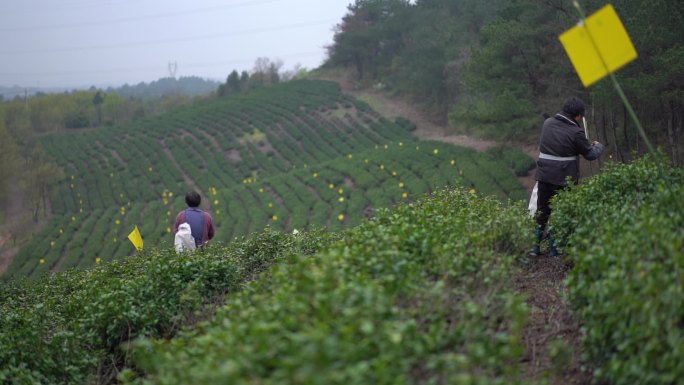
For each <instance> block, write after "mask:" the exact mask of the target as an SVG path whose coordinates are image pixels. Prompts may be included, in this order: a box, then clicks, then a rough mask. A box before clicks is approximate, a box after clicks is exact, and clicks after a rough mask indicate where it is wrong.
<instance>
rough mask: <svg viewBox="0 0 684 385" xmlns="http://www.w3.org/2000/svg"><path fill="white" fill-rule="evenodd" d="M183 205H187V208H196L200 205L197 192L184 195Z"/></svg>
mask: <svg viewBox="0 0 684 385" xmlns="http://www.w3.org/2000/svg"><path fill="white" fill-rule="evenodd" d="M185 203H187V204H188V206H189V207H197V206H199V205H200V203H202V197H201V196H200V195H199V194H198V193H197V192H195V191H190V192H189V193H187V194H185Z"/></svg>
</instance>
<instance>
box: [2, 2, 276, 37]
mask: <svg viewBox="0 0 684 385" xmlns="http://www.w3.org/2000/svg"><path fill="white" fill-rule="evenodd" d="M277 1H281V0H253V1H246V2H243V3H237V4H231V5H221V6H217V7H209V8H199V9H192V10H185V11H175V12H165V13H157V14H153V15H144V16H133V17H124V18H119V19H111V20H102V21H88V22H82V23H75V24H52V25H35V26H22V27H12V28H0V32H16V31H44V30H51V29H65V28H79V27H92V26H99V25H108V24H118V23H126V22H131V21H143V20H150V19H161V18H166V17H174V16H185V15H189V14H196V13H207V12H214V11H220V10H225V9H233V8H239V7H245V6H250V5H260V4H267V3H273V2H277Z"/></svg>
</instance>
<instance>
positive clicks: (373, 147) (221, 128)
mask: <svg viewBox="0 0 684 385" xmlns="http://www.w3.org/2000/svg"><path fill="white" fill-rule="evenodd" d="M412 129H413V125H412V123H411V122H410V121H408V120H406V119H401V118H400V119H397V120H396V121H389V120H387V119H385V118H383V117H382V116H379V115H378V114H377V113H376V112H374V111H373V110H371V109H370V108H369V107H368V106H367V105H366V104H365V103H363V102H361V101H358V100H355V99H352V98H350V97H348V96H345V95H344V94H342V93H341V92H340V90H339V87H338V85H337V84H336V83H333V82H325V81H307V80H304V81H294V82H289V83H286V84H281V85H278V86H274V87H269V88H264V89H260V90H257V91H254V92H251V93H248V94H243V95H238V96H235V97H231V98H227V99H218V100H212V101H205V102H201V103H198V104H197V105H196V106H193V107H192V108H184V109H181V110H178V111H175V112H173V113H170V114H167V115H164V116H162V117H159V118H154V119H145V120H140V121H136V122H134V123H132V124H130V125H126V126H120V127H115V128H102V129H94V130H88V131H83V132H78V133H69V134H64V133H61V134H56V135H50V136H46V137H44V138H43V141H42V144H43V146H44V147H45V148H46V150H47V152H48V153H49V154H50V155H51V156H53V157H54V158H55V159H56V160H57V162H58V163H59V164H60V166H61V167H62V168H63V169H64V172H65V175H67V177H66V180H64V181H62V182H61V183H60V184H59V186H57V187H56V189H55V191H54V194H53V200H52V209H53V211H54V216H53V217H52V219H51V220H50V221H49V223H48V224H47V226H45V229H44V230H43V231H42V232H41V233H40V234H38V235H37V236H35V237H34V238H33V241H31V242H30V243H29V244H28V245H26V246H25V247H23V248H22V249H21V251H20V252H19V254H18V255H17V257H16V258H15V260H14V262H13V264H12V265H11V266H10V268H9V274H10V275H15V276H35V275H38V274H42V273H44V272H47V271H59V270H64V269H66V268H70V267H84V266H91V265H93V264H94V263H96V261H102V260H111V259H114V258H117V257H123V256H126V255H129V254H131V253H132V252H133V248H132V246H131V245H130V243H129V242H128V240H127V239H126V237H127V235H128V233H129V232H130V231H131V230H132V229H133V228H134V226H138V227H139V228H140V230H141V233H142V236H143V239H144V241H145V246H146V247H152V246H155V245H160V244H161V243H162V242H164V241H166V242H171V241H172V235H171V234H170V232H171V225H172V222H173V220H174V218H175V215H176V212H177V211H178V210H180V209H182V208H183V207H184V202H183V195H184V193H185V192H186V191H189V190H192V189H194V190H198V191H199V192H200V194H201V195H203V196H204V198H205V199H204V202H203V205H202V207H203V208H205V209H208V210H209V211H210V212H211V213H212V215H213V216H214V219H215V221H216V224H217V227H218V229H217V236H216V241H218V242H230V241H231V240H232V239H233V238H235V237H239V236H243V235H247V234H250V233H252V232H255V231H261V230H262V229H264V227H266V226H270V227H272V228H274V229H277V230H283V231H292V230H293V229H302V228H305V227H307V226H325V227H327V228H329V229H332V230H335V229H340V228H342V227H348V226H353V225H356V224H358V223H360V221H361V219H362V218H363V217H364V215H368V214H369V213H372V211H373V210H375V209H378V208H382V207H390V206H392V205H394V204H397V203H399V202H403V201H407V200H411V199H414V198H415V197H417V196H419V195H420V194H423V193H427V192H431V191H434V190H435V189H438V188H440V187H443V186H450V185H451V186H454V185H462V186H467V187H469V188H474V189H475V190H477V191H478V192H481V193H484V194H493V195H495V196H497V197H499V198H500V199H502V200H506V199H509V198H510V199H513V200H518V199H523V198H524V195H525V194H524V190H523V188H522V186H521V185H520V184H519V183H518V182H517V180H516V179H515V175H514V173H513V172H512V171H511V169H512V168H514V167H517V166H515V165H516V164H517V163H519V159H520V158H521V157H522V158H523V160H525V157H524V155H522V153H515V152H514V153H512V157H511V156H507V157H506V159H507V160H502V159H503V158H502V159H500V158H498V157H495V156H494V155H492V154H491V153H487V154H483V153H477V152H475V151H472V150H468V149H464V148H459V147H453V146H449V145H446V144H442V143H434V142H418V141H415V139H414V138H413V137H412V135H411V130H412ZM508 155H511V153H510V152H509V154H508ZM526 161H527V162H529V163H531V162H532V161H531V160H530V159H526ZM523 163H524V162H523Z"/></svg>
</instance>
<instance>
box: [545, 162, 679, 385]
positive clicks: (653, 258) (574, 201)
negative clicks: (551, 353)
mask: <svg viewBox="0 0 684 385" xmlns="http://www.w3.org/2000/svg"><path fill="white" fill-rule="evenodd" d="M660 162H661V163H660V165H661V166H660V168H659V167H658V166H657V164H656V163H655V162H654V161H653V160H652V159H650V158H645V159H641V160H639V161H636V162H634V163H632V164H628V165H612V166H610V167H607V168H605V169H603V170H602V172H601V174H599V175H597V176H595V177H593V178H591V179H588V180H587V181H585V182H584V183H583V184H582V185H580V186H578V187H574V188H571V189H570V190H569V191H567V192H564V193H562V194H560V195H558V197H557V199H556V200H555V201H554V202H553V207H554V212H553V214H552V217H551V226H552V227H553V229H554V230H555V232H556V233H557V234H558V235H559V237H560V239H561V241H562V242H564V243H566V251H567V252H568V254H569V256H570V259H571V260H572V262H573V263H574V265H575V266H574V269H573V270H572V271H571V273H570V276H569V279H568V286H569V296H570V300H571V301H572V304H573V305H574V307H575V309H576V311H577V314H578V315H579V317H580V319H581V320H582V322H583V323H584V328H585V336H584V342H585V344H586V347H587V354H588V360H589V361H590V362H592V363H595V364H596V365H597V369H596V370H595V372H594V373H595V375H596V377H597V379H599V380H602V381H607V382H608V383H611V384H617V385H622V384H624V385H631V384H654V385H657V384H676V383H677V384H681V383H682V379H683V378H684V206H683V205H684V201H683V197H684V171H683V169H682V168H681V167H680V168H671V167H670V166H669V165H667V164H666V163H665V161H660Z"/></svg>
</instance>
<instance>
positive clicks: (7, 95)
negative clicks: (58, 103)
mask: <svg viewBox="0 0 684 385" xmlns="http://www.w3.org/2000/svg"><path fill="white" fill-rule="evenodd" d="M69 90H71V89H70V88H65V87H21V86H16V85H15V86H11V87H7V86H0V101H3V100H12V99H14V98H17V97H19V98H23V97H25V96H29V97H30V96H35V95H38V94H41V93H43V94H55V93H61V92H67V91H69Z"/></svg>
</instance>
